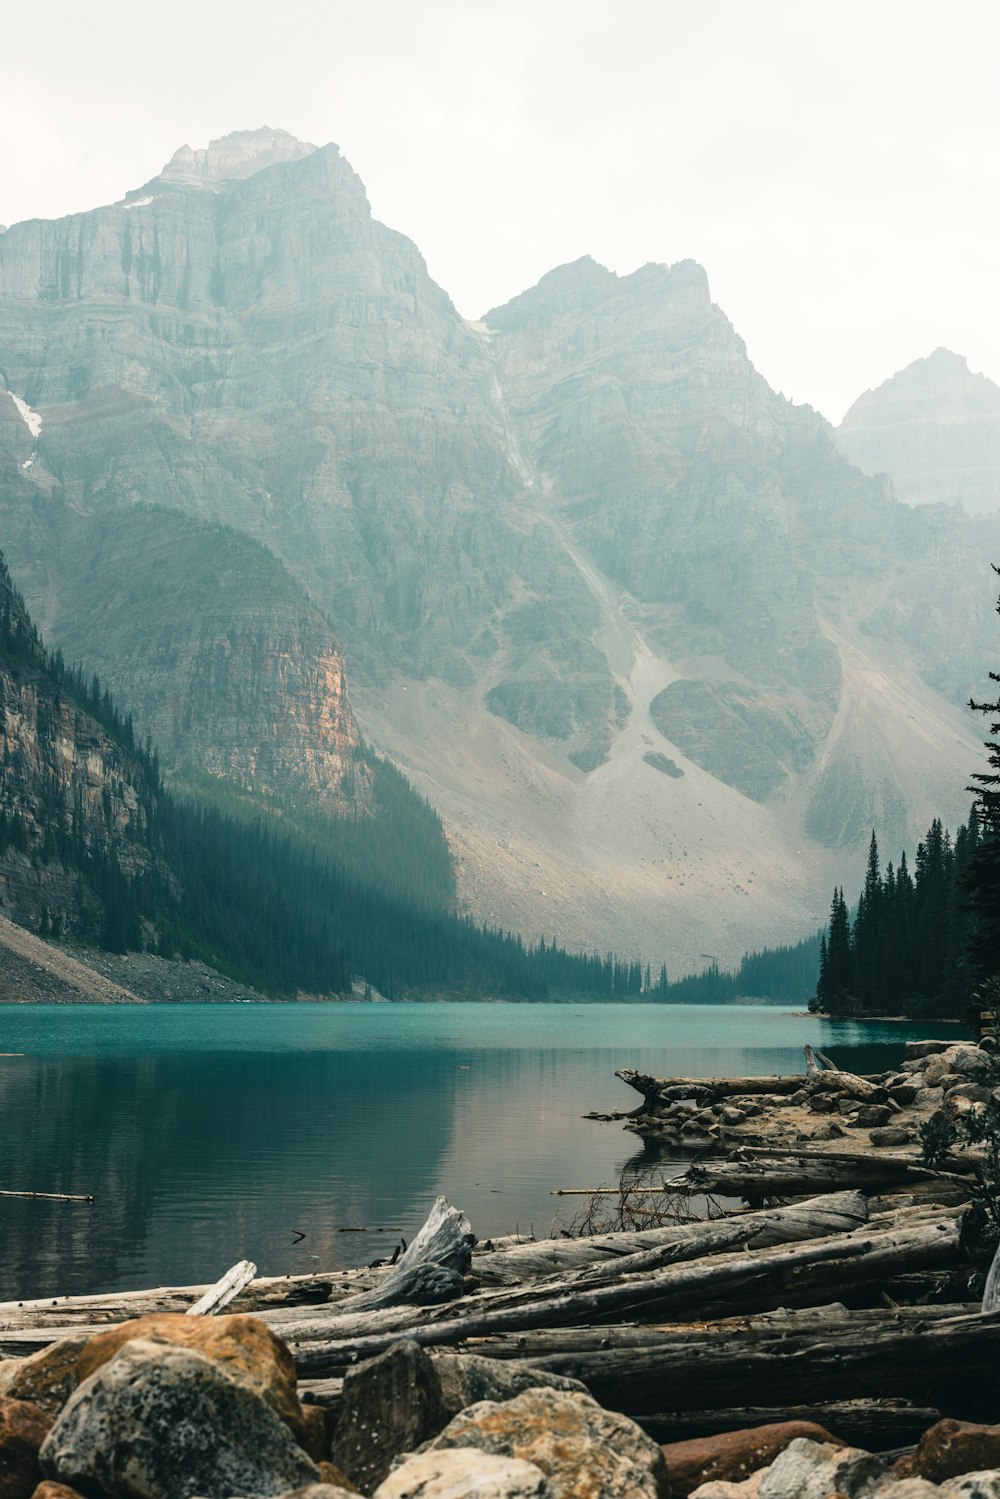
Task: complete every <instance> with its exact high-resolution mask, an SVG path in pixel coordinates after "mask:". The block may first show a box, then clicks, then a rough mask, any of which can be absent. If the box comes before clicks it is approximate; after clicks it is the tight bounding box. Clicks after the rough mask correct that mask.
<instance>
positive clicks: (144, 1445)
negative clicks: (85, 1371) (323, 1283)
mask: <svg viewBox="0 0 1000 1499" xmlns="http://www.w3.org/2000/svg"><path fill="white" fill-rule="evenodd" d="M39 1456H40V1461H41V1466H42V1471H43V1472H44V1473H45V1474H46V1475H47V1476H48V1477H50V1478H55V1479H58V1481H59V1482H60V1483H65V1484H69V1485H70V1486H71V1487H73V1488H79V1489H81V1490H82V1491H84V1492H88V1493H89V1492H92V1491H93V1490H94V1489H99V1490H101V1491H103V1492H104V1493H106V1494H110V1495H113V1496H114V1499H189V1496H192V1495H202V1496H204V1499H227V1496H228V1495H231V1494H253V1495H261V1496H270V1495H278V1494H287V1493H288V1492H289V1490H292V1489H300V1488H302V1487H304V1486H305V1485H308V1484H313V1483H316V1482H318V1481H319V1477H320V1474H319V1469H318V1468H317V1467H316V1465H315V1463H313V1462H312V1460H311V1459H310V1458H308V1457H307V1456H306V1454H305V1453H304V1452H303V1451H302V1449H301V1448H300V1447H299V1446H298V1445H297V1444H296V1441H295V1438H294V1437H293V1436H292V1434H291V1432H290V1431H289V1430H288V1427H287V1426H285V1424H284V1422H283V1421H281V1419H280V1418H279V1417H278V1416H276V1415H275V1413H274V1411H273V1410H271V1408H270V1406H268V1405H266V1404H265V1402H264V1401H263V1400H262V1399H261V1397H260V1396H259V1395H258V1394H257V1393H256V1392H255V1391H254V1390H252V1389H251V1388H250V1387H249V1386H248V1385H246V1384H243V1383H242V1382H240V1381H239V1380H238V1379H235V1378H233V1377H232V1376H231V1375H230V1374H228V1373H226V1372H225V1370H223V1369H222V1368H220V1366H219V1365H218V1364H217V1363H214V1362H213V1361H212V1360H211V1359H208V1358H205V1357H204V1356H203V1355H202V1354H200V1353H195V1352H193V1351H192V1350H191V1349H187V1348H180V1347H175V1346H170V1345H169V1344H164V1343H151V1342H147V1341H145V1340H141V1339H139V1340H136V1341H135V1342H131V1343H127V1344H126V1345H125V1346H124V1347H123V1348H122V1349H121V1351H120V1352H119V1353H117V1354H116V1355H115V1357H114V1358H112V1359H110V1360H109V1362H108V1363H106V1364H103V1365H102V1366H101V1368H99V1369H98V1370H97V1372H96V1373H95V1374H92V1375H91V1376H90V1378H89V1379H86V1380H84V1381H83V1383H82V1384H81V1385H80V1386H79V1388H78V1389H77V1390H76V1392H75V1393H74V1394H73V1395H72V1396H71V1398H70V1399H69V1401H68V1402H67V1404H66V1406H65V1407H64V1409H63V1411H62V1414H61V1415H60V1417H59V1419H58V1421H57V1422H56V1424H55V1426H53V1428H52V1430H51V1431H50V1433H49V1435H48V1436H47V1438H46V1439H45V1442H44V1443H43V1445H42V1449H41V1453H40V1454H39Z"/></svg>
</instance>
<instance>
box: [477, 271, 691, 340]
mask: <svg viewBox="0 0 1000 1499" xmlns="http://www.w3.org/2000/svg"><path fill="white" fill-rule="evenodd" d="M623 293H624V294H630V293H639V294H640V295H643V296H646V295H651V296H654V297H657V298H659V297H663V296H665V297H668V298H669V299H670V300H672V301H682V302H685V303H688V304H692V305H694V304H697V305H699V306H703V307H705V308H707V307H708V306H709V305H710V303H711V296H710V293H709V287H708V275H707V272H706V271H705V269H704V267H703V266H700V265H699V264H698V262H697V261H696V260H679V261H677V263H676V264H675V265H666V264H664V263H663V262H660V261H648V262H647V263H646V264H645V265H642V266H640V267H639V268H638V270H635V271H633V272H632V273H631V274H630V275H627V276H619V275H618V273H617V271H610V270H608V268H607V266H603V265H601V264H600V262H599V261H597V260H595V259H594V258H593V256H592V255H581V256H580V258H579V260H571V261H569V262H567V264H565V265H558V266H556V267H555V269H554V270H551V271H547V272H546V274H545V275H544V276H542V278H541V279H540V280H539V281H538V282H537V283H536V285H535V286H533V287H531V288H529V290H528V291H525V292H522V293H521V294H520V295H519V296H517V297H514V298H513V299H512V300H511V301H510V302H508V303H506V305H505V306H503V307H494V308H493V309H491V311H490V312H488V313H487V314H486V316H485V317H484V319H483V321H484V322H485V323H487V324H488V325H490V326H491V327H492V326H493V325H494V324H496V325H497V326H506V325H508V324H512V323H515V322H518V321H519V319H520V318H521V316H522V315H524V314H527V315H529V316H533V315H537V314H538V313H540V312H541V313H543V314H544V315H545V316H550V317H551V316H553V315H556V316H560V315H563V314H567V313H569V314H577V313H580V312H583V311H585V310H586V309H588V308H595V307H597V306H600V305H601V304H602V303H604V302H606V301H608V300H609V299H610V298H612V297H617V296H619V295H621V294H623Z"/></svg>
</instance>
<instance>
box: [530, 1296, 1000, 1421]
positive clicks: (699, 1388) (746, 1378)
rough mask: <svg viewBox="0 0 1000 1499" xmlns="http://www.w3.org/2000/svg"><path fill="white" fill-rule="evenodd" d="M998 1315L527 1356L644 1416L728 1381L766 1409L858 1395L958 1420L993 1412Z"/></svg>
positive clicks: (667, 1337)
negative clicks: (902, 1403) (923, 1408)
mask: <svg viewBox="0 0 1000 1499" xmlns="http://www.w3.org/2000/svg"><path fill="white" fill-rule="evenodd" d="M998 1339H1000V1314H996V1313H990V1314H987V1315H983V1314H982V1313H979V1314H973V1315H971V1316H963V1317H955V1318H941V1319H935V1318H930V1317H928V1318H927V1319H926V1320H925V1321H924V1322H923V1323H920V1322H919V1321H917V1322H914V1321H913V1320H912V1319H909V1318H908V1319H905V1320H897V1319H896V1317H895V1315H894V1314H892V1313H888V1312H887V1313H884V1314H883V1315H882V1317H881V1319H880V1320H879V1323H878V1324H877V1325H874V1326H873V1325H871V1323H870V1322H869V1323H867V1325H866V1326H865V1328H864V1332H863V1334H861V1330H860V1329H859V1328H854V1327H849V1328H848V1329H847V1330H844V1329H842V1328H841V1329H837V1330H823V1331H819V1330H816V1329H811V1328H810V1329H806V1330H803V1331H797V1330H796V1329H795V1327H794V1325H792V1326H789V1327H788V1328H786V1329H785V1330H784V1331H782V1332H776V1331H770V1332H767V1333H763V1334H760V1333H756V1334H755V1333H748V1332H746V1331H733V1332H729V1331H727V1330H725V1329H722V1328H714V1329H712V1331H711V1333H709V1334H707V1335H706V1336H705V1337H704V1338H703V1339H701V1340H700V1341H699V1340H696V1339H687V1340H684V1339H681V1340H677V1339H675V1338H672V1337H671V1334H670V1333H669V1332H666V1333H664V1334H662V1335H661V1336H656V1335H655V1333H654V1331H653V1330H652V1329H649V1331H648V1341H647V1342H646V1343H645V1344H644V1345H643V1346H639V1347H633V1348H626V1349H614V1350H612V1349H601V1350H599V1351H592V1352H587V1353H558V1354H552V1355H549V1356H547V1357H546V1356H542V1357H536V1358H534V1359H533V1362H534V1363H536V1364H538V1365H540V1367H542V1368H545V1369H549V1370H551V1371H553V1372H556V1373H560V1374H570V1375H572V1376H573V1377H574V1378H575V1379H580V1380H582V1381H583V1382H584V1384H586V1386H587V1388H588V1389H589V1390H590V1392H591V1394H592V1395H593V1396H594V1398H595V1399H596V1400H599V1401H600V1402H601V1404H602V1405H606V1406H608V1407H609V1408H610V1409H611V1410H620V1411H624V1412H625V1414H626V1415H631V1416H635V1417H645V1418H649V1417H652V1416H657V1415H659V1414H660V1413H662V1412H665V1411H690V1412H694V1413H698V1415H699V1417H700V1414H701V1413H702V1412H704V1411H707V1410H713V1409H723V1408H727V1407H729V1406H731V1405H732V1397H733V1392H734V1388H740V1389H745V1390H752V1391H753V1393H754V1399H755V1402H757V1403H759V1404H761V1405H766V1406H768V1407H770V1408H772V1409H778V1408H782V1409H784V1408H785V1407H786V1406H787V1405H789V1404H795V1405H801V1404H809V1405H817V1404H825V1403H828V1402H831V1401H840V1400H849V1399H852V1398H857V1396H858V1395H859V1393H860V1392H863V1393H864V1395H865V1396H866V1398H868V1399H872V1400H887V1399H888V1400H906V1401H910V1402H912V1403H913V1404H915V1405H918V1406H926V1407H932V1408H934V1409H935V1410H939V1411H941V1412H942V1414H944V1415H954V1416H958V1417H960V1418H962V1419H964V1420H972V1421H975V1420H985V1421H989V1420H991V1419H993V1417H994V1416H995V1413H996V1405H995V1395H994V1388H993V1386H994V1371H995V1367H996V1347H997V1342H998Z"/></svg>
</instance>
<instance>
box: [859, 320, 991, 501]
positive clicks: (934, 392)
mask: <svg viewBox="0 0 1000 1499" xmlns="http://www.w3.org/2000/svg"><path fill="white" fill-rule="evenodd" d="M837 441H838V443H839V445H840V448H841V450H842V452H843V453H844V454H846V456H847V457H848V458H849V459H850V461H851V462H852V463H855V464H857V466H858V468H860V469H863V470H864V472H865V473H866V474H876V473H884V474H888V475H889V477H890V479H891V480H892V482H893V486H894V488H895V490H896V493H897V495H898V496H899V498H900V499H901V500H905V501H907V503H909V504H911V505H924V504H933V503H935V502H940V503H943V504H946V505H954V504H955V503H956V502H957V501H958V502H961V504H962V505H963V506H964V507H965V509H966V510H967V511H969V512H970V514H973V515H989V514H993V513H995V512H996V511H997V510H998V509H1000V386H998V385H996V384H995V383H994V382H993V381H992V380H989V379H987V377H986V376H985V375H974V374H973V373H972V371H971V370H970V369H969V366H968V363H967V361H966V360H965V359H964V358H963V357H962V355H960V354H952V353H950V352H949V350H947V349H935V350H934V352H933V354H929V355H928V356H927V358H926V359H917V360H915V361H914V363H913V364H910V365H907V367H906V369H904V370H900V372H899V373H898V374H896V375H893V377H892V379H891V380H886V381H885V382H884V384H882V385H880V386H879V387H878V389H877V390H869V391H866V392H865V394H864V395H863V396H859V397H858V399H857V400H856V401H855V402H854V405H853V406H852V407H851V409H850V410H849V411H848V413H847V415H846V416H845V417H844V420H843V421H842V422H841V424H840V426H839V428H838V429H837Z"/></svg>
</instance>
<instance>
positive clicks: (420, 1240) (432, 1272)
mask: <svg viewBox="0 0 1000 1499" xmlns="http://www.w3.org/2000/svg"><path fill="white" fill-rule="evenodd" d="M475 1242H476V1236H475V1234H474V1233H473V1232H472V1227H471V1225H470V1223H469V1220H468V1218H466V1216H465V1214H464V1213H463V1212H461V1211H460V1210H459V1209H458V1208H453V1207H451V1206H450V1205H449V1203H448V1201H447V1199H446V1198H444V1197H438V1198H437V1199H436V1201H435V1203H434V1206H433V1207H432V1208H431V1210H430V1213H429V1214H428V1217H427V1221H426V1223H425V1224H424V1226H423V1228H421V1230H420V1232H419V1233H418V1234H417V1236H416V1238H415V1239H414V1240H413V1242H412V1244H410V1246H409V1248H408V1249H407V1251H406V1253H405V1254H404V1255H403V1258H402V1259H401V1260H400V1261H399V1264H398V1265H395V1266H393V1268H392V1269H391V1270H390V1272H389V1274H388V1275H387V1276H386V1277H385V1279H384V1280H383V1281H381V1282H380V1284H379V1285H377V1286H374V1287H373V1288H372V1289H371V1290H370V1291H363V1292H362V1293H361V1294H360V1295H358V1296H352V1297H349V1298H348V1299H347V1300H346V1301H344V1302H342V1303H340V1305H341V1306H342V1308H343V1309H344V1311H345V1312H365V1311H375V1310H376V1309H379V1308H383V1307H394V1306H421V1307H423V1306H434V1305H436V1304H437V1303H438V1302H442V1301H453V1300H454V1299H455V1297H456V1296H460V1295H461V1294H462V1291H463V1289H464V1284H465V1274H466V1271H467V1270H468V1268H469V1265H470V1263H471V1261H472V1246H473V1245H474V1244H475Z"/></svg>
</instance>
